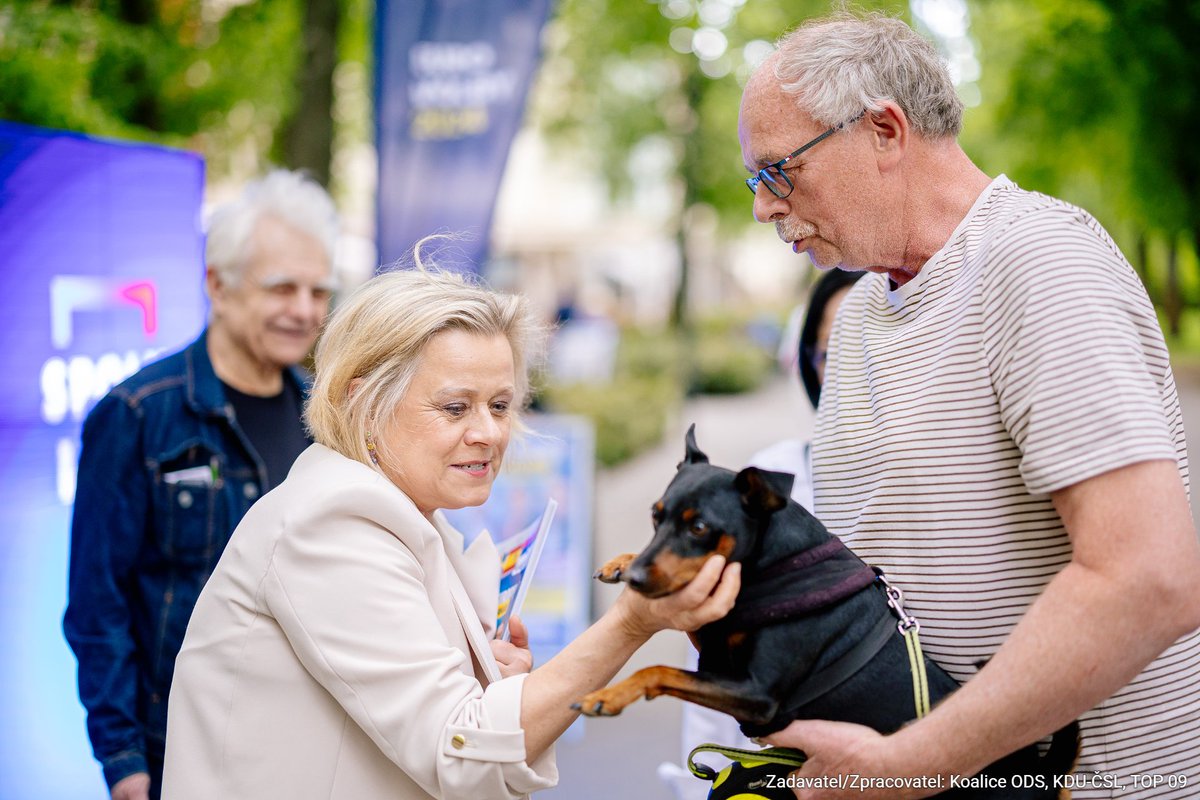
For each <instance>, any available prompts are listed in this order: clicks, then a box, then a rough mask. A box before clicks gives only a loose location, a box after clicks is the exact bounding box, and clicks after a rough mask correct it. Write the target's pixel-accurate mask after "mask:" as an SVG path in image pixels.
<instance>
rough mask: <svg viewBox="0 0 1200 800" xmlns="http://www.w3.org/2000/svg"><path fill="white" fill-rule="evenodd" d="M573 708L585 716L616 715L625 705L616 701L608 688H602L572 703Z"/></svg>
mask: <svg viewBox="0 0 1200 800" xmlns="http://www.w3.org/2000/svg"><path fill="white" fill-rule="evenodd" d="M571 708H573V709H574V710H576V711H578V712H579V713H580V714H583V715H584V716H585V717H615V716H616V715H617V714H620V713H621V712H622V711H623V710H624V709H625V706H624V704H622V703H619V702H616V701H615V700H614V698H613V697H611V693H610V692H609V691H608V690H606V689H600V690H599V691H595V692H589V693H588V694H585V695H584V696H583V699H582V700H580V701H579V702H578V703H572V704H571Z"/></svg>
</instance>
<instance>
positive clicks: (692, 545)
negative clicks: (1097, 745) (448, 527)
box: [576, 426, 1079, 800]
mask: <svg viewBox="0 0 1200 800" xmlns="http://www.w3.org/2000/svg"><path fill="white" fill-rule="evenodd" d="M792 480H793V478H792V476H791V475H788V474H785V473H778V472H768V471H765V470H761V469H758V468H755V467H747V468H746V469H743V470H742V471H741V472H738V473H734V472H732V471H730V470H727V469H723V468H721V467H716V466H713V465H711V464H709V463H708V457H707V456H706V455H705V454H704V453H702V452H701V451H700V450H699V448H698V447H697V446H696V439H695V426H692V428H691V429H689V430H688V433H687V449H686V455H685V457H684V460H683V461H682V462H681V463H680V464H679V471H678V472H677V473H676V475H675V478H674V479H673V480H672V481H671V483H670V485H669V486H668V487H667V490H666V492H665V493H664V494H663V496H662V499H660V500H659V501H658V502H657V503H655V504H654V508H653V520H654V538H653V540H652V541H651V542H650V545H649V546H648V547H647V548H646V549H645V550H643V551H642V552H641V553H640V554H637V555H633V554H627V555H624V556H619V557H617V558H615V559H613V560H612V561H610V562H608V563H607V564H606V565H605V566H604V567H602V568H601V569H600V570H599V571H598V572H597V573H596V577H598V578H599V579H600V580H602V581H605V582H608V583H615V582H617V581H625V582H627V583H629V585H630V586H631V587H632V588H634V589H635V590H637V591H639V592H641V593H642V594H644V595H646V596H648V597H660V596H663V595H667V594H670V593H672V592H675V591H677V590H679V589H680V588H682V587H683V586H686V585H687V583H688V582H689V581H691V580H692V578H693V577H695V575H696V573H697V572H699V571H700V567H701V566H702V565H703V564H704V562H705V561H706V560H707V559H708V558H709V557H710V556H712V555H714V554H716V553H720V554H721V555H723V556H725V557H726V558H727V559H728V560H730V561H740V562H741V563H742V589H741V592H740V593H739V594H738V599H737V603H736V604H735V606H734V608H733V610H732V611H731V612H730V613H729V615H728V616H727V617H726V618H724V619H722V620H719V621H717V622H715V623H712V624H710V625H706V626H704V627H702V628H701V629H700V630H699V631H698V632H697V634H696V636H695V637H694V638H695V641H696V643H697V646H698V648H699V650H700V663H699V670H698V671H696V672H687V671H684V670H680V669H674V668H672V667H662V666H660V667H650V668H648V669H643V670H640V671H639V672H637V673H635V674H634V675H632V676H631V677H629V678H628V679H626V680H624V681H621V682H620V683H617V684H615V685H613V686H610V687H607V688H605V689H601V690H599V691H596V692H592V693H590V694H588V695H587V696H585V697H584V698H583V699H582V700H581V701H580V703H579V704H577V706H576V707H577V708H579V709H580V710H581V711H582V712H583V713H584V714H587V715H589V716H611V715H614V714H618V713H620V712H621V710H622V709H623V708H625V706H627V705H629V704H630V703H632V702H633V701H635V700H637V699H638V698H639V697H645V698H646V699H650V698H653V697H657V696H658V695H660V694H669V695H674V696H675V697H679V698H682V699H684V700H689V701H691V702H693V703H699V704H700V705H703V706H708V707H709V708H714V709H716V710H718V711H723V712H725V713H726V714H729V715H731V716H733V717H734V718H735V719H737V720H738V721H739V722H740V723H742V730H743V732H744V733H746V735H748V736H764V735H766V734H768V733H772V732H774V731H777V730H780V729H781V728H784V727H785V726H787V725H788V723H790V722H792V721H793V720H795V719H801V718H803V719H828V720H840V721H844V722H855V723H859V724H861V725H868V726H870V727H872V728H874V729H875V730H877V731H880V732H882V733H891V732H893V731H895V730H897V729H898V728H900V726H902V725H904V724H905V723H906V722H909V721H910V720H912V719H914V718H916V716H917V712H916V707H915V700H914V689H913V680H912V670H911V668H910V663H911V662H910V657H909V650H908V648H907V646H906V644H905V640H904V637H903V636H902V635H901V633H900V630H899V628H898V622H897V620H898V617H897V615H896V614H895V613H894V612H893V609H892V607H891V606H889V603H888V599H889V598H888V595H887V593H886V591H885V587H884V584H883V583H882V582H881V580H879V576H878V575H877V573H875V572H874V571H873V570H872V569H871V568H870V567H868V566H867V565H865V564H864V563H863V562H862V561H860V560H859V559H858V558H857V557H855V556H854V555H853V554H852V553H850V552H849V550H847V549H846V548H845V547H844V546H843V545H842V544H841V542H840V540H838V539H837V538H836V537H834V536H833V535H832V534H830V533H829V532H828V531H827V530H826V529H825V527H824V526H823V525H821V523H820V522H818V521H817V519H816V518H815V517H813V516H812V515H811V514H809V513H808V512H807V511H805V510H804V508H803V507H802V506H800V505H799V504H797V503H796V502H794V501H792V500H791V499H790V497H789V495H790V492H791V485H792ZM900 613H902V612H900ZM924 667H925V672H926V675H927V676H928V684H929V700H930V702H931V703H936V702H937V701H938V700H939V699H941V698H943V697H945V696H946V695H948V694H950V693H951V692H953V691H954V690H955V689H957V688H958V684H957V683H956V682H955V680H954V679H953V678H951V677H950V676H949V675H948V674H947V673H946V672H945V671H943V670H942V669H941V668H940V667H938V666H937V665H936V664H934V663H933V662H932V661H929V660H928V659H925V661H924ZM1078 733H1079V729H1078V725H1077V724H1076V723H1071V724H1070V725H1068V726H1067V727H1065V728H1063V729H1062V730H1060V731H1059V732H1058V733H1056V734H1055V735H1054V737H1053V740H1052V743H1051V746H1050V749H1049V750H1048V751H1047V752H1046V754H1045V755H1043V756H1039V754H1038V749H1037V748H1036V747H1034V746H1030V747H1026V748H1024V749H1022V750H1019V751H1017V752H1016V753H1013V754H1012V755H1009V756H1007V757H1006V758H1004V759H1001V760H1000V761H998V762H996V763H995V764H993V765H991V766H990V767H988V768H987V769H986V770H984V773H986V774H987V775H988V776H989V778H1008V779H1009V780H1006V781H1005V783H1006V784H1007V785H1006V786H1005V787H1004V789H1003V790H1002V791H998V790H994V789H993V790H969V791H963V790H956V791H951V792H947V793H944V794H942V795H939V797H963V798H966V797H970V798H984V797H995V798H1006V799H1007V800H1016V799H1018V798H1019V799H1021V800H1034V798H1039V799H1040V798H1057V797H1059V792H1058V790H1057V789H1055V788H1054V785H1055V777H1056V776H1062V775H1065V774H1066V773H1068V772H1069V771H1070V770H1071V768H1072V765H1073V763H1074V761H1075V757H1076V755H1077V752H1078ZM1012 776H1021V778H1024V779H1025V780H1024V781H1017V782H1028V783H1035V784H1036V786H1035V788H1030V789H1018V788H1014V787H1013V786H1012V783H1013V781H1012V780H1011V778H1012ZM1037 776H1040V779H1035V780H1031V778H1035V777H1037ZM1039 786H1040V787H1045V788H1037V787H1039ZM1063 796H1064V797H1065V796H1067V795H1066V794H1065V793H1064V794H1063Z"/></svg>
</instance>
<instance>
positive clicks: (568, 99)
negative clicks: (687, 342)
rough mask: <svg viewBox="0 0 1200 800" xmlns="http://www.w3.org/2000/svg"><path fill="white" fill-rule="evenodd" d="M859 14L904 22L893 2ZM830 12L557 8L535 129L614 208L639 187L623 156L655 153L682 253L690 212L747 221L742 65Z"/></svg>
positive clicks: (683, 316) (596, 3)
mask: <svg viewBox="0 0 1200 800" xmlns="http://www.w3.org/2000/svg"><path fill="white" fill-rule="evenodd" d="M864 5H866V6H867V7H882V8H884V9H887V10H889V11H892V12H894V13H895V12H900V13H904V12H906V11H907V6H906V5H905V4H904V3H900V2H877V3H866V4H864ZM830 8H831V5H830V3H829V2H828V1H827V0H825V1H821V0H784V1H783V2H764V1H763V0H561V1H560V2H559V4H558V6H557V14H556V17H555V19H554V21H553V23H552V26H551V30H550V34H549V36H548V37H547V38H548V41H549V42H550V46H549V48H548V52H547V54H546V62H545V66H544V67H543V69H542V71H541V75H540V79H539V80H540V86H539V92H538V93H537V101H536V102H535V119H536V121H537V122H538V123H539V124H540V125H541V127H542V128H543V130H545V131H546V132H547V133H548V134H549V136H550V138H551V141H552V142H556V143H558V144H559V145H562V146H563V151H564V152H567V153H569V154H570V157H571V158H572V159H583V160H585V161H586V162H587V163H589V164H590V165H592V166H594V167H595V168H596V169H597V170H598V171H599V172H600V173H601V174H602V175H603V176H604V178H605V179H606V181H607V183H608V185H609V187H610V189H611V191H612V194H613V197H614V198H616V199H621V198H622V197H624V196H627V194H628V192H629V191H630V190H631V189H632V187H633V186H634V185H635V184H636V182H638V181H639V180H646V178H645V176H642V175H637V174H634V172H633V171H632V170H631V167H630V164H631V156H632V155H633V154H634V153H636V152H637V151H638V149H639V148H642V147H644V146H645V145H647V144H649V143H658V144H660V145H661V144H665V145H666V147H665V148H664V147H659V148H657V149H656V150H655V152H664V151H665V152H666V153H667V154H668V155H667V158H668V159H669V160H670V163H669V164H666V165H664V169H663V170H662V173H661V174H665V176H666V177H665V178H660V177H658V176H656V178H655V179H665V180H667V181H669V182H671V183H672V184H674V186H675V188H676V190H677V193H678V197H679V207H678V208H679V214H678V217H677V223H676V224H677V231H678V234H677V238H678V239H679V242H680V245H681V246H680V251H681V252H682V253H686V247H684V246H683V245H684V243H685V241H686V237H687V229H686V220H687V219H688V212H689V210H690V209H691V208H692V207H694V206H696V205H698V204H703V205H706V206H709V207H711V208H712V209H714V210H715V211H716V213H717V219H718V220H719V222H720V224H721V227H722V228H723V229H724V230H725V231H726V232H729V231H730V230H732V229H735V228H740V227H742V226H744V225H746V224H748V223H749V221H750V195H749V193H748V192H747V191H746V189H745V187H744V186H743V183H742V182H743V181H744V180H745V178H746V171H745V167H744V166H743V165H742V159H741V154H740V152H739V149H738V143H737V115H738V106H739V104H740V98H741V92H742V86H743V85H744V84H745V81H746V78H747V77H748V76H749V74H750V71H751V61H753V62H754V63H757V60H761V57H762V56H763V55H765V54H766V53H768V52H770V49H771V45H772V43H773V42H774V41H775V40H776V39H777V38H778V37H779V36H780V35H781V34H783V33H784V32H786V31H787V30H789V29H791V28H793V27H795V26H796V25H798V24H799V23H801V22H802V21H804V20H805V19H806V18H809V17H812V16H819V15H822V14H826V13H828V12H829V11H830ZM722 43H723V47H722ZM717 53H719V54H717ZM714 54H716V55H714ZM755 54H757V59H756V58H755ZM702 56H708V57H702ZM687 278H688V269H687V264H686V261H685V262H684V264H683V271H682V275H681V281H680V286H679V290H678V291H677V293H676V300H675V308H674V311H673V314H672V318H673V321H675V322H676V324H681V325H684V326H685V327H686V321H687V313H686V308H685V298H686V294H687Z"/></svg>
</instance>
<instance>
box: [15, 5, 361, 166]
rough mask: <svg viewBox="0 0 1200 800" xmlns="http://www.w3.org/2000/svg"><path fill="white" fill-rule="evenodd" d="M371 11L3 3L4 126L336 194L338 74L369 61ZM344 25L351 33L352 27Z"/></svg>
mask: <svg viewBox="0 0 1200 800" xmlns="http://www.w3.org/2000/svg"><path fill="white" fill-rule="evenodd" d="M365 9H366V3H365V2H364V0H249V1H248V2H247V1H245V0H223V1H222V0H207V1H203V2H202V1H200V0H5V2H4V4H3V5H0V117H3V118H4V119H8V120H13V121H17V122H27V123H29V124H33V125H41V126H45V127H50V128H61V129H66V130H75V131H80V132H84V133H89V134H94V135H99V136H109V137H115V138H121V139H133V140H138V141H147V142H155V143H159V144H164V145H169V146H174V147H183V148H188V149H192V150H197V151H200V152H202V153H203V154H204V155H205V159H206V161H207V162H208V169H209V172H210V175H216V176H218V177H227V176H230V175H234V176H240V175H245V174H249V173H253V172H256V171H258V170H259V169H261V167H262V165H263V164H265V163H267V162H269V161H270V162H274V163H281V164H284V165H286V166H289V167H293V168H305V169H307V170H308V171H309V172H310V173H311V174H312V175H313V176H314V177H315V178H317V179H318V180H320V181H322V182H323V183H326V184H328V182H329V179H330V164H331V161H332V159H333V146H334V121H335V120H336V119H337V115H336V114H335V113H334V72H335V67H336V65H337V63H338V61H339V60H342V59H345V58H347V57H348V58H352V59H357V60H359V61H362V60H364V59H365V54H366V51H367V47H366V45H365V39H366V26H365V16H366V14H365ZM344 19H345V20H347V21H348V24H342V22H343V20H344Z"/></svg>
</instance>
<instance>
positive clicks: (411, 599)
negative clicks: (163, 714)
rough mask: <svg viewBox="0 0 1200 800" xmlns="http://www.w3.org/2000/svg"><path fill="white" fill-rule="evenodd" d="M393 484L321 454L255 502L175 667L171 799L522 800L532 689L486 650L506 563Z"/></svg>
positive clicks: (314, 450) (546, 781)
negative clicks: (524, 722)
mask: <svg viewBox="0 0 1200 800" xmlns="http://www.w3.org/2000/svg"><path fill="white" fill-rule="evenodd" d="M435 519H436V527H435V525H433V524H430V522H429V521H428V520H427V519H426V518H425V517H424V516H423V515H422V514H421V513H420V512H419V511H417V508H416V506H414V505H413V503H412V501H410V500H409V499H408V497H406V496H405V495H404V494H403V493H402V492H401V491H400V490H399V489H397V488H396V487H395V486H394V485H393V484H392V483H391V482H389V481H388V480H387V479H386V478H384V477H383V476H382V475H380V474H379V473H377V472H375V471H374V470H372V469H370V468H369V467H367V466H365V465H363V464H360V463H358V462H356V461H353V460H351V459H348V458H345V457H343V456H341V455H339V454H338V453H336V452H334V451H333V450H330V449H328V448H326V447H323V446H321V445H319V444H316V445H312V446H311V447H309V448H308V449H307V450H306V451H305V452H304V453H303V454H301V456H300V457H299V458H298V459H297V460H296V463H295V465H294V466H293V468H292V470H291V472H290V473H289V474H288V477H287V480H286V481H284V482H283V483H282V484H281V485H280V486H279V487H278V488H276V489H275V490H274V491H272V492H270V493H268V494H267V495H266V496H264V497H263V498H262V499H261V500H259V501H258V502H257V503H255V504H254V506H253V507H252V508H251V509H250V512H249V513H248V514H247V515H246V517H245V518H244V519H243V520H242V523H241V524H240V525H239V526H238V527H237V530H236V531H234V533H233V537H232V538H231V539H230V542H229V545H228V547H226V549H225V553H224V555H222V557H221V560H220V562H219V563H218V564H217V568H216V570H215V571H214V572H213V575H212V577H211V579H210V580H209V581H208V583H207V585H206V586H205V587H204V590H203V592H201V594H200V599H199V601H198V602H197V603H196V610H195V612H194V613H193V614H192V618H191V622H190V623H189V624H188V629H187V635H186V636H185V637H184V640H183V648H182V650H181V651H180V653H179V658H178V660H177V662H176V665H175V676H174V681H173V685H172V689H171V697H170V705H169V707H168V709H169V710H168V715H167V750H166V768H165V775H164V778H163V798H164V800H191V798H196V800H214V798H222V800H239V798H245V800H270V799H271V798H281V800H282V799H283V798H286V799H287V800H306V799H307V798H312V799H313V800H316V799H317V798H321V800H383V799H384V798H402V799H403V800H408V799H409V798H413V799H414V800H416V799H421V800H423V799H424V798H430V797H433V798H439V799H440V800H508V799H509V798H513V799H514V800H515V798H520V797H522V796H524V795H527V794H529V793H530V792H533V791H535V790H538V789H544V788H548V787H550V786H553V785H554V784H555V783H556V782H557V780H558V773H557V768H556V767H555V764H554V753H553V749H551V750H550V751H549V752H547V753H546V754H544V755H543V756H541V757H540V758H539V759H538V760H537V761H536V762H535V763H534V765H533V767H532V768H531V767H530V766H528V765H526V764H525V738H524V733H523V732H522V730H521V725H520V704H521V690H522V686H523V683H524V680H525V676H524V675H521V676H517V677H512V678H506V679H503V680H501V679H500V676H499V671H498V668H497V666H496V662H495V660H494V658H493V657H492V653H491V649H490V647H489V646H488V638H489V637H490V635H491V630H492V628H494V626H495V619H496V599H497V591H498V581H499V574H498V569H499V567H498V560H497V556H496V549H495V546H494V545H493V544H492V543H491V540H490V539H489V538H487V537H486V536H481V537H479V538H478V539H476V540H475V542H474V543H473V544H472V546H471V549H470V550H468V551H467V552H466V553H464V552H463V547H462V542H463V540H462V536H461V535H460V534H459V533H458V532H457V531H455V530H454V529H453V528H451V527H450V526H449V524H447V523H446V522H445V520H444V519H442V518H441V516H440V514H438V515H435Z"/></svg>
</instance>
